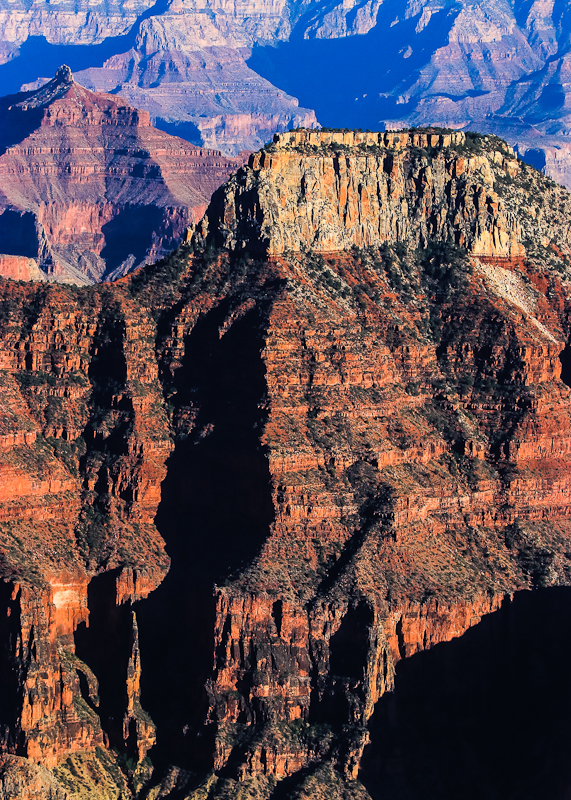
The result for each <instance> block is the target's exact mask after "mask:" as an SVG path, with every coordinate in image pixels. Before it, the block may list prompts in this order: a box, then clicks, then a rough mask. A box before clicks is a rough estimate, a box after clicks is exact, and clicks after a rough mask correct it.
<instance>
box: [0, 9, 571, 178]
mask: <svg viewBox="0 0 571 800" xmlns="http://www.w3.org/2000/svg"><path fill="white" fill-rule="evenodd" d="M73 12H74V13H73ZM73 12H72V9H71V7H70V6H69V4H67V3H58V4H56V5H54V4H50V3H48V2H46V0H38V2H36V3H34V8H33V11H30V10H28V9H27V7H26V5H25V3H24V2H23V0H13V1H12V2H10V3H7V2H6V3H5V7H4V8H3V9H0V60H8V59H12V61H7V63H6V64H5V65H4V68H2V67H0V86H1V85H2V82H3V79H4V85H5V86H8V85H9V84H10V80H11V81H12V82H13V81H15V80H16V77H17V75H18V74H19V73H21V74H25V75H26V76H27V77H26V78H22V79H21V80H20V83H19V84H17V86H16V87H15V88H12V89H7V88H6V89H4V90H3V91H4V92H6V91H15V89H16V88H19V86H20V84H21V83H22V82H25V83H29V82H30V81H32V82H33V81H36V79H39V78H41V76H42V75H43V76H44V79H45V76H46V72H43V71H42V70H43V69H44V65H43V64H42V63H41V61H40V60H39V59H37V56H36V54H35V52H34V47H33V45H32V44H31V43H32V41H33V40H32V39H31V38H30V37H34V36H35V37H39V36H44V37H45V39H46V40H47V43H44V44H42V48H41V52H42V54H45V57H46V58H47V59H48V60H49V59H50V58H53V57H55V55H56V54H57V55H59V56H60V57H61V58H60V63H61V60H64V52H63V50H64V49H65V48H66V46H67V50H66V51H65V58H70V59H72V60H74V64H72V66H74V69H76V71H77V70H81V72H80V81H81V82H82V83H84V85H86V86H87V87H88V88H91V89H95V90H97V91H106V92H113V93H118V94H120V95H121V96H123V97H125V98H126V99H127V101H128V102H130V103H132V104H133V105H135V106H136V107H138V108H144V109H146V110H147V111H149V113H150V114H151V117H152V119H153V120H154V121H157V122H158V123H159V126H161V127H163V128H164V129H168V130H169V131H170V132H173V131H174V132H177V131H178V133H181V134H183V135H184V136H185V137H186V138H188V137H192V138H191V141H194V142H196V143H198V144H202V145H205V146H208V147H220V148H222V149H223V150H224V152H227V153H231V154H236V153H238V152H239V151H240V150H241V149H244V148H246V149H256V148H257V147H259V146H261V145H262V144H263V143H264V142H266V141H268V140H269V139H270V137H271V134H272V133H273V131H275V130H280V131H282V130H286V129H287V128H290V127H296V126H300V125H303V126H305V127H311V126H314V125H315V123H316V116H317V119H318V120H319V122H320V123H321V124H322V125H335V126H338V125H348V126H349V127H356V126H360V127H362V128H373V129H378V128H379V126H380V125H381V123H385V122H387V124H388V126H389V127H391V128H395V127H396V128H401V127H408V126H410V125H412V124H414V125H448V126H452V127H454V128H458V129H470V130H479V131H480V132H482V133H494V134H497V135H501V136H503V137H505V138H507V139H508V140H509V141H510V142H511V143H512V145H514V146H515V145H516V144H517V145H518V150H519V152H520V154H522V155H525V154H526V153H528V152H529V151H539V156H538V154H536V153H535V152H531V153H530V156H529V157H530V158H531V159H535V160H534V161H533V162H531V161H530V163H533V164H534V165H535V164H536V163H537V158H540V159H541V160H542V161H543V162H544V163H543V165H544V167H545V170H546V171H547V172H548V174H550V175H551V177H552V178H554V179H556V180H560V179H561V178H563V179H564V181H565V182H566V183H567V185H570V181H571V179H570V178H569V172H570V170H571V167H570V166H569V164H570V161H569V155H568V152H569V113H568V112H569V103H568V102H567V96H568V86H569V80H568V72H569V58H570V56H569V53H568V48H569V30H570V29H571V27H570V24H569V12H568V10H567V9H566V8H565V7H563V6H561V8H560V7H559V6H557V5H555V6H551V5H549V4H547V5H546V4H545V3H543V2H539V0H537V1H536V2H529V3H524V2H522V0H517V2H514V3H512V4H510V3H507V2H503V3H493V2H490V0H479V2H478V3H468V2H456V1H455V0H454V2H453V0H447V1H446V2H438V3H435V2H434V0H422V1H421V2H417V0H415V2H411V0H394V1H393V2H390V3H380V2H378V0H366V2H360V3H354V2H343V3H341V2H331V3H328V4H309V3H307V2H301V0H289V1H288V2H286V0H279V2H265V1H264V2H261V0H257V2H249V3H246V4H230V5H229V4H226V3H219V2H215V1H214V0H203V2H190V1H189V0H170V1H169V2H160V3H156V4H155V5H152V6H151V4H149V3H146V2H137V3H135V4H129V5H127V4H124V3H119V2H115V3H111V4H108V5H107V6H106V14H102V13H101V11H99V10H96V9H94V7H92V6H90V5H89V4H88V3H86V2H85V0H78V2H77V3H76V4H75V5H74V7H73ZM36 44H39V42H37V43H36ZM81 45H85V47H83V48H82V47H81ZM19 48H20V49H21V55H20V56H19V57H18V56H17V55H16V54H17V52H18V49H19ZM50 48H51V49H50ZM90 48H91V49H90ZM36 59H37V60H36ZM38 62H39V63H38ZM32 64H36V67H35V69H34V68H32V66H31V65H32ZM75 64H77V68H76V67H75ZM17 67H19V69H18V68H17ZM48 74H49V73H48ZM262 76H263V77H262ZM270 81H271V83H270ZM10 85H11V84H10ZM0 91H2V90H1V89H0ZM286 93H287V94H286ZM298 97H299V98H300V101H301V106H302V107H299V105H298V101H297V100H296V98H298ZM526 157H527V156H526Z"/></svg>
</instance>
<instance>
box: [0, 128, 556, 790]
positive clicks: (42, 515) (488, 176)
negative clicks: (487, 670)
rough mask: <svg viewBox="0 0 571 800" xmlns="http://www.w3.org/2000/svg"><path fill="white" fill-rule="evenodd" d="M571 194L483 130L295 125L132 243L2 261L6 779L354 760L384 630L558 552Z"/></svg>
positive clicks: (130, 783)
mask: <svg viewBox="0 0 571 800" xmlns="http://www.w3.org/2000/svg"><path fill="white" fill-rule="evenodd" d="M341 163H342V164H343V167H342V168H341V167H340V164H341ZM389 163H391V167H390V169H389ZM399 193H400V195H399ZM399 197H400V201H399ZM379 198H381V200H382V202H381V200H380V199H379ZM570 210H571V199H570V197H569V194H568V193H567V192H566V191H565V190H564V189H562V188H560V187H556V186H554V184H553V183H552V182H550V181H549V180H548V179H547V178H545V177H544V176H542V175H540V174H539V173H537V172H535V171H534V170H532V169H531V168H529V167H527V166H526V165H525V164H523V163H522V162H519V161H518V160H517V159H516V158H515V157H514V155H513V153H512V152H511V151H510V150H509V149H508V148H507V147H506V146H505V144H503V143H501V142H500V141H499V140H497V139H495V138H494V137H487V138H478V137H469V136H468V137H465V136H464V135H463V134H457V133H456V134H452V133H449V132H443V131H428V132H418V131H411V132H401V133H398V134H391V133H383V134H358V133H354V134H352V133H346V132H323V133H321V134H316V133H315V132H307V131H305V132H292V133H290V134H286V135H285V136H283V137H280V138H278V139H277V140H276V142H275V143H274V145H273V146H271V147H269V148H268V149H267V150H265V151H263V152H261V153H259V154H255V155H254V156H253V157H252V158H251V160H250V163H249V165H248V166H247V167H245V168H244V169H243V170H241V171H240V172H239V173H238V175H237V176H235V177H234V178H231V179H230V181H229V182H228V184H227V185H226V186H225V187H223V188H222V189H220V190H219V191H218V192H217V193H216V194H215V196H214V198H213V200H212V203H211V205H210V207H209V210H208V212H207V214H206V216H205V218H204V220H203V222H202V223H201V224H199V225H198V226H197V228H196V230H195V233H194V239H193V241H189V242H187V243H186V244H185V245H184V246H182V247H181V248H180V249H179V250H178V251H177V252H176V253H174V254H173V255H172V256H171V257H170V258H169V259H166V260H164V261H163V262H160V263H159V264H157V265H155V266H154V267H153V268H146V269H144V270H140V271H138V272H137V273H135V274H134V275H132V276H128V277H127V278H124V279H121V280H119V281H117V282H115V283H114V284H113V285H109V286H107V285H105V286H98V287H91V288H87V289H81V290H75V289H71V288H69V287H58V286H51V285H47V286H46V285H45V284H37V285H34V284H14V283H13V282H10V281H4V282H3V283H2V286H1V287H0V288H1V290H2V292H3V295H2V297H3V300H4V303H3V305H2V308H4V309H5V312H4V315H3V317H2V319H1V320H0V357H1V360H0V365H1V368H2V381H3V387H4V396H5V398H6V400H5V407H4V408H5V410H6V411H5V417H3V418H2V419H3V420H4V421H3V422H2V426H3V427H2V429H1V430H0V433H1V434H2V437H3V438H2V439H0V442H1V443H2V448H3V449H2V450H1V451H0V453H4V460H3V461H1V462H0V468H1V469H2V475H3V476H6V477H5V480H3V481H2V482H1V486H2V487H3V488H2V492H4V494H3V495H0V501H1V505H0V531H3V533H2V535H3V537H4V538H3V540H2V543H3V545H2V546H3V554H4V561H3V562H2V565H3V566H2V569H3V586H4V590H3V591H4V605H3V606H2V607H3V608H5V611H4V612H3V614H2V617H1V618H2V619H3V620H4V621H3V622H2V641H3V642H4V643H8V644H7V646H5V649H4V651H3V653H4V655H3V660H2V663H1V664H0V668H1V669H2V674H3V676H4V681H3V686H5V687H7V688H6V695H5V696H6V697H9V698H16V699H15V700H14V699H13V700H12V701H11V702H12V705H11V706H7V707H8V708H9V709H10V712H9V715H7V716H6V718H5V719H3V720H2V724H3V727H2V731H1V732H2V738H1V742H2V750H3V752H4V753H5V754H7V755H6V758H7V760H6V762H5V763H6V764H8V765H10V764H12V767H11V768H13V769H14V774H15V776H16V777H14V780H16V779H17V775H18V774H20V773H19V772H18V770H21V769H24V768H29V769H32V767H31V766H30V764H29V762H30V761H34V762H37V763H38V764H40V765H42V766H43V767H47V768H50V769H51V770H52V774H53V775H54V776H55V778H56V779H57V781H58V783H59V784H60V785H61V786H62V787H64V788H73V789H74V790H75V789H76V787H82V789H83V790H87V788H88V787H90V786H93V780H94V778H93V775H96V776H98V778H97V780H98V781H99V785H100V786H101V787H107V788H105V792H106V793H107V794H106V795H105V794H104V796H109V797H115V796H117V795H118V793H119V791H120V790H121V791H124V792H125V794H126V796H129V794H130V795H131V796H132V797H136V796H137V793H139V795H140V796H146V797H153V796H155V797H160V796H168V794H169V792H172V793H175V792H176V793H178V794H179V795H180V796H187V797H191V798H196V799H197V800H198V798H199V797H204V796H205V794H208V796H209V797H211V798H224V797H239V796H242V795H245V794H246V793H249V794H250V795H252V796H255V797H259V798H270V797H272V796H273V797H276V796H277V794H275V793H281V792H283V796H292V797H301V796H316V797H319V796H321V795H320V792H322V787H323V785H325V786H327V787H328V790H329V789H330V790H331V795H332V796H333V797H336V796H338V797H355V798H360V799H361V800H366V798H367V797H370V796H371V795H370V794H369V792H371V793H372V794H374V786H373V785H372V784H371V783H370V782H368V779H367V774H370V773H366V770H365V772H364V767H363V763H364V762H363V758H362V756H363V751H364V748H365V747H366V745H367V743H368V741H369V731H370V730H373V728H374V726H373V716H374V714H375V710H376V709H378V708H379V707H380V704H382V703H383V702H384V699H386V697H387V694H388V693H390V692H394V693H395V695H396V696H399V694H398V693H399V681H398V670H399V664H402V663H409V662H410V661H411V660H412V659H414V658H417V657H418V654H419V653H422V652H428V651H431V652H434V651H435V650H438V648H436V647H434V646H435V645H439V647H444V646H448V645H445V643H450V642H454V641H456V642H457V641H459V639H458V637H463V634H464V633H465V632H466V631H468V629H472V630H475V629H476V628H480V626H482V625H483V624H484V623H485V622H486V620H489V619H490V618H492V617H493V618H496V615H497V614H499V613H500V612H499V609H500V608H502V609H505V608H506V607H509V606H510V603H511V599H510V598H511V597H512V596H513V594H514V593H516V592H519V591H523V590H529V589H537V588H541V587H565V586H569V584H570V582H571V557H570V555H569V547H568V542H569V535H570V533H571V531H570V528H569V525H570V522H569V521H570V519H571V500H570V497H571V493H570V488H571V461H570V458H571V455H570V454H571V410H570V409H571V405H570V400H571V393H570V389H569V386H568V383H569V382H571V379H570V377H569V374H570V373H569V365H570V363H571V361H570V359H569V346H568V344H567V343H568V341H569V337H570V335H571V330H570V327H569V320H570V314H569V311H570V293H569V285H570V278H571V273H570V261H569V255H570V253H569V245H570V242H569V236H570V233H569V225H568V219H569V211H570ZM343 219H345V220H346V221H347V225H346V226H342V225H341V222H340V221H341V220H343ZM304 236H305V237H306V239H305V240H304V239H303V237H304ZM3 413H4V412H3ZM173 445H174V446H173ZM4 520H6V525H4V522H3V521H4ZM16 537H17V538H16ZM165 543H166V548H167V550H168V553H169V556H170V557H171V568H170V572H169V573H168V575H166V577H164V576H165V572H166V565H167V559H166V556H165V554H164V550H163V546H164V544H165ZM161 579H163V580H162V582H161ZM213 585H214V590H213ZM554 591H555V590H554ZM514 602H515V601H514ZM133 612H135V613H133ZM502 613H503V612H502ZM32 629H33V634H32ZM107 641H110V642H112V643H113V648H114V652H115V653H116V654H117V655H116V659H115V660H114V661H113V662H111V661H110V659H109V657H108V654H107V651H106V650H105V648H104V647H103V643H106V642H107ZM110 665H111V666H110ZM3 691H4V690H3ZM72 708H73V709H74V711H73V712H72ZM143 709H145V710H146V711H148V712H150V715H151V717H152V718H153V720H154V723H155V724H156V729H157V734H156V746H155V747H154V748H152V749H150V750H148V749H147V748H149V747H150V746H151V744H152V743H153V741H154V736H155V734H154V730H153V726H152V723H151V721H150V718H149V717H148V715H147V714H146V713H145V711H143ZM108 748H115V750H116V751H118V752H119V753H120V756H121V758H119V759H117V758H116V757H115V756H113V751H112V750H110V749H108ZM147 752H148V753H149V754H150V757H151V761H152V763H153V765H154V766H155V771H154V775H153V776H150V774H149V772H150V768H148V764H146V762H145V760H144V758H143V756H144V754H145V753H147ZM367 752H368V755H367V761H368V763H369V764H370V763H371V759H372V760H373V761H376V762H377V763H378V764H379V765H380V766H379V769H381V767H382V764H383V763H384V762H383V759H382V757H381V756H382V754H380V753H379V751H378V750H375V742H374V741H373V743H372V744H371V745H370V747H369V749H368V751H367ZM126 757H128V759H130V761H129V763H127V760H128V759H126ZM17 759H21V760H22V761H16V760H17ZM24 759H27V761H24ZM22 762H24V763H23V765H22ZM68 762H69V763H68ZM137 762H139V767H136V766H135V765H136V763H137ZM66 764H67V765H68V766H66ZM69 764H71V765H72V767H73V769H72V767H70V766H69ZM118 764H119V765H122V771H121V770H120V771H119V772H120V774H119V773H116V772H115V773H114V772H113V765H115V769H116V767H117V765H118ZM26 765H27V766H26ZM110 765H111V766H110ZM2 769H5V768H4V766H3V767H2ZM397 772H398V770H397ZM0 774H1V775H3V774H4V773H0ZM113 774H115V775H116V777H115V778H113V780H114V781H115V783H114V786H115V788H114V789H112V788H110V787H111V784H110V783H109V781H110V780H111V777H110V776H111V775H113ZM395 774H396V773H395ZM36 775H37V776H38V778H37V779H38V780H40V778H42V780H43V779H44V778H43V777H42V776H44V773H42V772H41V770H40V769H39V768H38V771H37V772H36V773H34V776H36ZM90 775H91V777H90ZM121 776H123V777H121ZM327 776H328V777H327ZM44 777H45V776H44ZM465 778H466V776H463V779H465ZM35 779H36V777H34V780H35ZM123 779H124V784H123V788H121V787H120V783H121V781H122V780H123ZM46 780H47V779H46ZM90 781H91V783H90ZM320 786H321V788H319V787H320ZM365 786H366V787H367V788H365ZM46 787H47V788H46V794H45V796H46V797H49V796H50V795H49V794H47V792H48V791H52V794H53V792H54V791H55V789H54V788H53V787H50V786H49V784H48V783H46ZM56 788H57V787H56ZM101 791H103V789H101ZM113 792H115V794H113ZM304 793H305V795H304ZM58 800H59V799H58Z"/></svg>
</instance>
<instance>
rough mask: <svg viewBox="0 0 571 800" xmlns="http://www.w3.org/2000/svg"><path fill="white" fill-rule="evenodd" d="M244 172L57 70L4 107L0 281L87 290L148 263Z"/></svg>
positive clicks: (0, 147)
mask: <svg viewBox="0 0 571 800" xmlns="http://www.w3.org/2000/svg"><path fill="white" fill-rule="evenodd" d="M241 163H242V159H241V158H238V159H234V160H233V159H228V158H225V157H224V156H222V155H221V153H220V152H219V151H216V150H205V149H203V148H199V147H195V146H193V145H191V144H189V143H188V142H186V141H184V140H182V139H179V138H177V137H173V136H170V135H168V134H166V133H163V132H162V131H158V130H157V129H156V128H154V127H153V126H152V125H151V124H150V120H149V115H148V113H147V112H146V111H139V110H137V109H135V108H133V107H131V106H129V105H127V103H126V102H125V101H124V100H122V99H121V98H119V97H111V96H109V95H102V94H96V93H93V92H90V91H88V90H87V89H84V88H83V87H82V86H80V85H79V84H78V83H76V82H75V81H74V79H73V75H72V73H71V71H70V70H69V68H68V67H62V68H61V69H59V70H58V72H57V75H56V77H55V78H54V79H53V80H52V81H50V82H49V83H48V84H46V85H45V86H43V87H42V88H40V89H38V90H36V91H35V92H28V93H21V94H18V95H15V96H11V97H7V98H5V99H4V101H3V110H2V119H1V121H0V187H1V195H0V251H2V255H0V273H1V274H3V275H5V276H6V277H12V278H16V279H23V280H40V279H49V280H58V281H64V282H65V281H67V282H73V283H78V284H85V283H93V282H96V281H101V280H104V279H109V278H110V277H118V276H120V275H122V274H125V273H127V272H129V271H130V270H131V269H133V268H135V267H137V266H140V265H141V264H145V263H148V262H150V261H154V260H156V259H157V258H160V257H161V256H162V255H165V254H166V253H168V252H169V251H170V250H172V249H173V248H174V247H175V246H176V245H177V244H178V243H179V242H180V241H181V239H182V238H183V236H184V233H185V230H186V227H187V226H188V225H189V224H191V223H193V222H196V220H198V219H199V218H200V217H201V216H202V214H203V213H204V210H205V208H206V205H207V202H208V200H209V198H210V195H211V194H212V192H213V191H214V189H216V188H217V187H218V186H219V185H220V183H222V181H223V180H225V178H227V177H228V175H229V174H230V173H231V172H232V171H233V170H235V169H237V168H238V166H240V164H241Z"/></svg>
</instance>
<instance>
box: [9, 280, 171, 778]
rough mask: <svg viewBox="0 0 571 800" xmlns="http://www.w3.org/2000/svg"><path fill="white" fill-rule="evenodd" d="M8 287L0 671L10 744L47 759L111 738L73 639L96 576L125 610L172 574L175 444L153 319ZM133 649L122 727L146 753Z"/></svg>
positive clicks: (99, 303)
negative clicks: (164, 517)
mask: <svg viewBox="0 0 571 800" xmlns="http://www.w3.org/2000/svg"><path fill="white" fill-rule="evenodd" d="M1 292H2V308H3V318H2V323H1V337H2V342H3V345H2V373H1V375H2V386H3V398H4V402H3V407H2V415H1V417H0V419H1V426H2V438H1V440H0V475H1V480H0V537H1V542H2V553H3V559H2V578H3V584H2V586H3V587H4V588H3V589H2V592H3V597H4V596H5V599H6V603H5V604H4V605H3V611H2V622H1V628H2V632H3V635H4V637H5V640H6V642H9V643H10V644H9V646H8V647H7V649H6V652H5V654H4V656H3V663H2V670H3V675H4V679H5V680H6V681H7V682H8V684H9V685H10V686H11V687H12V689H13V703H14V707H13V710H12V712H11V714H12V715H13V717H12V721H11V723H10V724H9V726H8V728H5V733H4V735H3V748H4V752H8V753H13V754H17V755H18V756H25V757H27V758H29V759H32V760H33V761H36V762H38V763H42V764H43V765H45V766H47V767H53V766H55V765H56V764H57V763H59V762H60V761H61V760H62V758H63V759H64V758H65V757H66V756H67V755H69V754H72V753H74V752H77V751H84V750H85V749H90V748H91V749H92V748H94V747H95V746H101V745H103V743H104V734H103V731H102V729H101V722H100V720H99V717H98V715H97V712H96V710H95V708H96V704H95V706H94V701H93V699H92V698H90V697H88V696H85V693H84V690H83V689H82V687H81V683H80V677H81V676H83V677H82V680H83V679H85V681H86V683H87V684H89V685H90V686H91V687H92V691H93V696H94V697H95V696H96V695H97V680H96V678H95V677H94V676H93V673H92V671H91V670H90V669H89V667H87V665H85V664H83V663H82V662H81V661H80V660H79V659H78V658H77V656H76V654H75V643H74V633H75V632H76V631H77V629H78V627H83V628H84V629H85V628H86V626H87V627H88V626H89V619H90V617H89V609H88V584H89V581H90V579H91V578H92V577H93V576H94V575H96V574H97V573H98V572H99V571H101V570H102V569H107V570H109V569H111V570H113V569H115V570H117V577H116V581H115V583H114V585H113V586H112V587H111V588H110V596H109V602H110V603H111V604H113V603H117V604H118V605H119V604H127V605H128V604H129V603H131V602H133V601H135V600H138V599H141V598H142V597H145V596H146V595H147V594H148V593H149V592H150V591H152V590H153V589H154V588H155V587H156V585H157V584H158V583H159V582H160V581H161V580H162V578H163V576H164V574H165V572H166V570H167V568H168V558H167V557H166V555H165V553H164V550H163V543H162V539H161V538H160V536H159V535H158V533H157V531H156V529H155V527H154V525H153V518H154V515H155V512H156V508H157V505H158V502H159V498H160V482H161V480H162V478H163V476H164V462H165V459H166V457H167V455H168V453H169V450H170V442H169V438H168V431H167V428H166V419H165V417H164V412H163V411H162V409H161V408H160V404H159V403H157V394H156V393H157V391H158V383H157V371H156V366H154V358H153V355H152V349H151V347H150V344H149V340H148V333H149V323H148V321H147V320H146V319H145V320H141V319H139V320H138V321H137V322H135V317H133V322H134V325H133V327H131V326H128V328H126V327H125V325H124V318H125V309H123V310H121V305H122V301H121V300H120V299H119V298H118V297H113V298H112V297H111V296H109V295H108V294H106V293H105V292H93V293H92V294H90V295H84V297H83V300H82V301H81V302H80V303H79V304H78V303H77V299H76V297H75V296H74V295H73V294H69V293H66V292H62V291H61V290H60V289H57V288H54V287H52V288H48V287H46V286H44V288H42V289H38V290H36V289H35V288H33V287H31V286H30V287H26V286H25V285H22V284H21V285H20V286H19V287H16V286H14V285H11V284H10V283H4V284H3V286H2V287H1ZM29 303H32V305H34V307H35V311H34V312H33V315H32V316H31V317H30V316H28V311H27V310H29V309H30V306H29ZM128 305H129V303H128V301H127V306H128ZM136 313H137V312H136V311H135V314H136ZM24 319H26V320H27V321H26V323H24V325H23V326H22V320H24ZM110 329H113V330H114V334H115V335H114V336H113V340H112V341H113V344H112V348H113V354H112V355H110V353H109V331H110ZM102 398H105V403H104V404H103V405H101V403H102ZM111 453H113V454H114V455H113V456H111ZM111 460H112V461H113V463H111ZM133 648H134V649H133V651H132V655H131V660H130V662H129V664H130V666H129V668H128V676H129V677H128V681H127V684H126V687H125V691H126V697H127V698H128V702H127V705H126V708H125V719H126V722H125V724H126V726H127V728H129V725H128V723H129V720H130V719H133V722H134V725H135V729H136V735H135V741H136V742H137V747H138V748H139V752H141V751H144V750H145V748H146V747H149V746H150V745H151V744H152V742H153V736H154V734H153V735H151V731H149V730H147V729H148V728H149V725H148V723H147V722H146V719H145V717H144V715H143V716H142V715H141V713H140V706H138V705H137V704H138V697H139V684H138V678H137V676H138V675H139V670H140V667H139V658H138V649H137V646H136V645H135V644H134V645H133ZM125 669H126V670H127V664H126V665H125ZM126 675H127V672H126ZM90 691H91V689H90ZM138 709H139V710H138ZM16 719H17V720H18V721H17V723H16ZM125 741H127V739H125ZM143 743H146V744H143ZM143 755H144V752H143Z"/></svg>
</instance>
